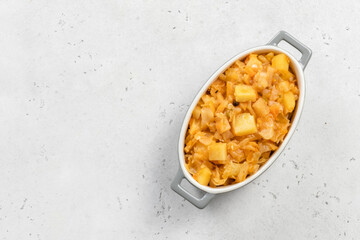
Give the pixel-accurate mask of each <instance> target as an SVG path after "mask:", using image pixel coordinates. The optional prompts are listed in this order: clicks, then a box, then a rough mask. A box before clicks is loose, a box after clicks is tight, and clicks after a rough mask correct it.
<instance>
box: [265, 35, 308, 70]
mask: <svg viewBox="0 0 360 240" xmlns="http://www.w3.org/2000/svg"><path fill="white" fill-rule="evenodd" d="M281 41H285V42H287V43H289V44H290V45H291V46H293V47H294V48H296V49H297V50H299V52H300V53H301V58H300V60H299V63H300V64H301V65H302V68H303V70H304V69H305V67H306V65H307V64H308V62H309V60H310V58H311V54H312V52H311V49H310V48H308V47H307V46H305V45H304V44H302V43H301V42H300V41H299V40H297V39H296V38H294V37H293V36H291V35H290V34H289V33H287V32H285V31H280V32H278V33H277V34H276V35H275V37H274V38H273V39H271V40H270V42H269V43H268V44H267V45H273V46H278V44H279V43H280V42H281Z"/></svg>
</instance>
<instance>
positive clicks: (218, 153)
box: [209, 143, 227, 162]
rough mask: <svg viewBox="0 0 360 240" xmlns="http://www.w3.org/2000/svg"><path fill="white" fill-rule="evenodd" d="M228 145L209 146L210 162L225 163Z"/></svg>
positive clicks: (214, 144) (215, 144) (216, 144)
mask: <svg viewBox="0 0 360 240" xmlns="http://www.w3.org/2000/svg"><path fill="white" fill-rule="evenodd" d="M226 157H227V151H226V143H213V144H211V145H210V146H209V160H210V161H216V162H223V161H225V160H226Z"/></svg>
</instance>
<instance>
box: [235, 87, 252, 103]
mask: <svg viewBox="0 0 360 240" xmlns="http://www.w3.org/2000/svg"><path fill="white" fill-rule="evenodd" d="M234 95H235V100H236V101H237V102H247V101H252V102H255V101H256V97H257V93H256V91H255V89H254V88H253V87H252V86H248V85H244V84H240V85H236V86H235V93H234Z"/></svg>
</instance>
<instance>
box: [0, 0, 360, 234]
mask: <svg viewBox="0 0 360 240" xmlns="http://www.w3.org/2000/svg"><path fill="white" fill-rule="evenodd" d="M359 13H360V2H359V1H355V0H352V1H341V2H340V1H305V0H303V1H300V0H299V1H285V0H283V1H259V0H246V1H230V0H229V1H213V0H210V1H190V0H185V1H159V0H155V1H145V0H142V1H141V0H132V1H120V0H118V1H115V0H110V1H95V0H92V1H89V0H78V1H73V0H65V1H47V0H28V1H20V0H18V1H16V0H11V1H10V0H9V1H7V0H2V1H1V2H0V73H1V77H0V123H1V124H0V136H1V137H0V151H1V156H0V160H1V161H0V239H16V240H17V239H21V240H24V239H41V240H46V239H51V240H57V239H69V240H79V239H87V240H91V239H268V240H269V239H274V240H279V239H359V238H360V233H359V229H360V185H359V182H360V174H359V172H360V148H359V143H360V135H359V127H360V124H359V119H360V111H359V109H360V83H359V82H360V79H359V75H360V58H359V55H360V47H359V37H360V31H359V30H360V27H359V26H360V18H359ZM279 30H286V31H288V32H289V33H291V34H292V35H294V36H295V37H296V38H298V39H299V40H300V41H302V42H303V43H305V44H306V45H307V46H309V47H310V48H311V49H312V50H313V57H312V59H311V61H310V63H309V65H308V67H307V69H306V71H305V75H306V81H307V92H306V101H305V108H304V112H303V115H302V119H301V121H300V124H299V126H298V129H297V131H296V132H295V134H294V136H293V138H292V139H291V142H290V144H289V145H288V147H287V148H286V151H285V152H284V153H283V154H282V155H281V157H280V158H279V159H278V160H277V161H276V163H275V164H274V165H273V166H272V167H271V168H270V170H269V171H267V172H266V173H265V174H263V175H262V176H261V177H260V178H258V179H257V180H256V181H254V182H253V183H252V184H249V185H248V186H246V187H244V188H242V189H240V190H237V191H234V192H231V193H228V194H223V195H220V196H218V197H216V198H215V199H214V200H213V201H212V202H211V203H210V204H209V205H208V206H207V207H206V208H205V209H204V210H198V209H196V208H195V207H193V206H192V205H191V204H189V203H188V202H187V201H184V200H183V199H182V198H181V197H180V196H179V195H177V194H175V193H174V192H173V191H172V190H170V188H169V185H170V182H171V180H172V178H173V177H174V175H175V173H176V172H177V168H178V159H177V146H176V145H177V141H178V133H179V130H180V126H181V123H182V119H183V117H184V115H185V112H186V110H187V107H188V106H189V104H190V103H191V101H192V98H193V97H194V95H195V94H196V93H197V91H198V89H199V88H200V87H201V86H202V84H203V83H204V82H205V81H206V80H207V78H208V77H209V76H210V75H211V74H212V73H213V72H214V71H215V70H216V69H217V68H218V67H219V66H221V65H222V64H223V63H224V62H225V61H226V60H227V59H229V58H230V57H232V56H233V55H235V54H236V53H238V52H241V51H243V50H245V49H247V48H250V47H254V46H257V45H262V44H264V43H266V42H267V41H268V40H270V39H271V38H272V37H273V36H274V35H275V34H276V33H277V32H278V31H279Z"/></svg>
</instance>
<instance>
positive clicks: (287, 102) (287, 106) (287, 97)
mask: <svg viewBox="0 0 360 240" xmlns="http://www.w3.org/2000/svg"><path fill="white" fill-rule="evenodd" d="M283 102H284V110H285V113H288V112H292V111H293V110H294V108H295V96H294V94H293V93H292V92H287V93H285V94H284V97H283Z"/></svg>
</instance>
